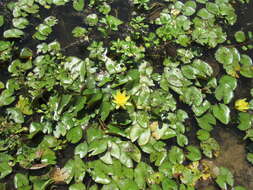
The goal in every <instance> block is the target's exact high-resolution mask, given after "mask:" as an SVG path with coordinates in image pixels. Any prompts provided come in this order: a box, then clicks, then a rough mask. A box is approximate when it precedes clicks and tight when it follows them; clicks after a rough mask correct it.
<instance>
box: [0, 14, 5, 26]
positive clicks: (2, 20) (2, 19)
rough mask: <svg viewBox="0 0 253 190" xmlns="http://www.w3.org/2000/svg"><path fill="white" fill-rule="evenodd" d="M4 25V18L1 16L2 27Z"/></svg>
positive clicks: (0, 24)
mask: <svg viewBox="0 0 253 190" xmlns="http://www.w3.org/2000/svg"><path fill="white" fill-rule="evenodd" d="M3 25H4V16H3V15H0V27H1V26H3Z"/></svg>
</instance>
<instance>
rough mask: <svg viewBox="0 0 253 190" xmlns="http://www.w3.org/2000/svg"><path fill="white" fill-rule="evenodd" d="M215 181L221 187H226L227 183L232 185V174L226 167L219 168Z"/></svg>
mask: <svg viewBox="0 0 253 190" xmlns="http://www.w3.org/2000/svg"><path fill="white" fill-rule="evenodd" d="M215 181H216V183H217V184H218V185H219V187H220V188H222V189H227V188H228V186H227V185H230V186H231V187H232V186H233V185H234V178H233V174H232V173H231V172H230V171H229V170H228V169H227V168H224V167H220V168H219V175H218V176H217V178H216V180H215Z"/></svg>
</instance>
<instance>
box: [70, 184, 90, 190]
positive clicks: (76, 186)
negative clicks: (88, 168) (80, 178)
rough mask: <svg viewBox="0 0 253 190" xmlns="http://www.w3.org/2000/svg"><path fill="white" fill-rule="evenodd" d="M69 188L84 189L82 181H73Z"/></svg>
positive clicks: (74, 189)
mask: <svg viewBox="0 0 253 190" xmlns="http://www.w3.org/2000/svg"><path fill="white" fill-rule="evenodd" d="M69 190H86V187H85V185H84V184H83V183H75V184H73V185H71V186H70V187H69Z"/></svg>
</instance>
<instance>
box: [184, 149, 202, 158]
mask: <svg viewBox="0 0 253 190" xmlns="http://www.w3.org/2000/svg"><path fill="white" fill-rule="evenodd" d="M186 149H187V150H188V151H189V152H188V154H187V155H186V157H187V158H188V159H189V160H191V161H193V162H195V161H198V160H200V159H201V152H200V151H199V149H198V148H197V147H195V146H187V147H186Z"/></svg>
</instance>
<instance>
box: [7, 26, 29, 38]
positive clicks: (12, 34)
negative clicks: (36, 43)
mask: <svg viewBox="0 0 253 190" xmlns="http://www.w3.org/2000/svg"><path fill="white" fill-rule="evenodd" d="M23 35H24V32H23V31H22V30H19V29H16V28H13V29H9V30H6V31H5V32H4V38H20V37H21V36H23Z"/></svg>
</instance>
